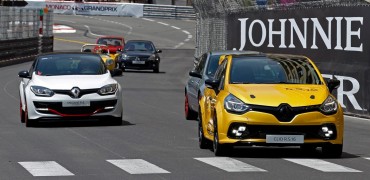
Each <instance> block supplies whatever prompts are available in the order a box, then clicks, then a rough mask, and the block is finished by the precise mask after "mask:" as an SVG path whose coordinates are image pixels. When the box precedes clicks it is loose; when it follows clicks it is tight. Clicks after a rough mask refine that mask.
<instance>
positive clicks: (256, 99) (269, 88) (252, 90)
mask: <svg viewBox="0 0 370 180" xmlns="http://www.w3.org/2000/svg"><path fill="white" fill-rule="evenodd" d="M229 92H230V93H231V94H233V95H234V96H236V97H238V98H239V99H241V100H242V101H244V102H245V103H247V104H255V105H263V106H273V107H277V106H279V105H280V104H282V103H287V104H289V105H290V106H292V107H299V106H309V105H318V104H322V103H323V102H324V101H325V99H326V98H327V96H328V95H329V93H328V90H327V87H326V86H325V85H305V84H229Z"/></svg>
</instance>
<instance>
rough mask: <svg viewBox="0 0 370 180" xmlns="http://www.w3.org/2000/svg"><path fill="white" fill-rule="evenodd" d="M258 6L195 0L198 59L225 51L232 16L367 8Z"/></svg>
mask: <svg viewBox="0 0 370 180" xmlns="http://www.w3.org/2000/svg"><path fill="white" fill-rule="evenodd" d="M256 2H258V0H256V1H255V0H193V7H194V9H195V13H196V15H197V23H196V50H195V56H196V57H198V56H200V55H201V54H203V53H205V52H208V51H215V50H226V45H227V35H228V33H233V32H228V31H227V23H228V22H227V17H228V16H231V15H235V14H238V15H242V14H243V13H245V12H253V11H255V12H261V11H262V12H263V11H269V10H289V9H300V8H304V9H307V8H320V7H330V6H340V5H346V4H351V5H364V4H368V2H367V1H365V0H318V1H316V0H266V1H265V2H266V3H265V4H264V5H258V3H256Z"/></svg>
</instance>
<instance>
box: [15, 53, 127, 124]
mask: <svg viewBox="0 0 370 180" xmlns="http://www.w3.org/2000/svg"><path fill="white" fill-rule="evenodd" d="M120 75H122V71H121V70H119V69H114V70H113V71H109V70H107V68H106V66H105V65H104V62H103V61H102V59H101V57H100V56H99V55H97V54H91V53H74V52H73V53H50V54H43V55H39V56H38V57H37V58H36V60H35V61H34V62H33V64H32V66H31V68H30V70H29V71H21V72H19V74H18V76H19V77H21V78H22V81H21V82H20V85H19V92H20V114H21V121H22V122H23V123H26V126H27V127H29V126H33V125H35V124H36V123H37V122H39V121H43V120H65V119H78V120H80V119H99V120H108V121H111V122H113V123H115V124H117V125H119V124H121V123H122V93H121V86H120V84H119V83H118V82H117V81H116V80H115V79H113V78H112V77H113V76H120Z"/></svg>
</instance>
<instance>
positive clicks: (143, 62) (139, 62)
mask: <svg viewBox="0 0 370 180" xmlns="http://www.w3.org/2000/svg"><path fill="white" fill-rule="evenodd" d="M132 64H145V61H132Z"/></svg>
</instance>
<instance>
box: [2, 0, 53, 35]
mask: <svg viewBox="0 0 370 180" xmlns="http://www.w3.org/2000/svg"><path fill="white" fill-rule="evenodd" d="M41 13H42V12H40V10H39V9H25V8H18V7H1V6H0V40H12V39H26V38H33V37H38V36H39V24H40V23H41V22H40V15H41ZM43 29H44V31H43V34H42V35H43V36H47V37H50V36H53V13H52V12H49V13H46V14H44V18H43Z"/></svg>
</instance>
